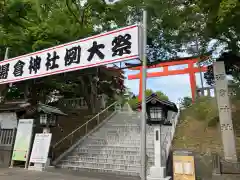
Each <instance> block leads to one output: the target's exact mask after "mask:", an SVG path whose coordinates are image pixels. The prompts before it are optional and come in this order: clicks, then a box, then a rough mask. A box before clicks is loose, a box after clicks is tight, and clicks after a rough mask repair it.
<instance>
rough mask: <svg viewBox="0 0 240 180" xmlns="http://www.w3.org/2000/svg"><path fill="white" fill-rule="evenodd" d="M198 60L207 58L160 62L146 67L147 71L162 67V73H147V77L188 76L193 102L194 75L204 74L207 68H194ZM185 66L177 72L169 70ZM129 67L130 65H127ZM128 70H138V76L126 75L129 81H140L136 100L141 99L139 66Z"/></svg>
mask: <svg viewBox="0 0 240 180" xmlns="http://www.w3.org/2000/svg"><path fill="white" fill-rule="evenodd" d="M199 59H201V60H203V59H204V60H206V59H208V56H203V57H188V58H179V59H174V60H170V61H167V62H160V63H158V64H156V65H151V66H148V67H147V69H152V68H159V67H162V68H163V71H160V72H148V73H147V77H148V78H151V77H161V76H169V75H180V74H189V78H190V87H191V92H192V98H193V100H194V98H195V94H196V77H195V73H198V72H206V71H207V67H194V64H195V63H197V62H199ZM126 64H128V63H126ZM184 64H187V65H188V67H187V68H184V69H179V70H169V67H170V66H175V65H184ZM128 65H131V64H128ZM128 69H129V70H139V73H138V74H134V75H128V79H129V80H133V79H140V82H139V96H138V99H139V100H141V99H142V88H141V87H142V75H141V74H142V67H141V65H140V64H139V65H136V67H130V68H128Z"/></svg>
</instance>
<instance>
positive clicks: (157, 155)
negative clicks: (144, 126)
mask: <svg viewBox="0 0 240 180" xmlns="http://www.w3.org/2000/svg"><path fill="white" fill-rule="evenodd" d="M154 135H155V137H154V166H152V167H150V174H149V176H148V177H147V180H169V179H171V177H167V176H166V167H165V166H164V165H163V164H165V163H166V162H164V163H163V162H162V161H163V158H162V157H163V156H162V147H161V146H162V142H161V140H162V138H161V136H162V133H161V126H160V125H159V124H158V125H154ZM164 159H165V158H164Z"/></svg>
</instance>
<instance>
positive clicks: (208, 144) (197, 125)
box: [173, 109, 240, 155]
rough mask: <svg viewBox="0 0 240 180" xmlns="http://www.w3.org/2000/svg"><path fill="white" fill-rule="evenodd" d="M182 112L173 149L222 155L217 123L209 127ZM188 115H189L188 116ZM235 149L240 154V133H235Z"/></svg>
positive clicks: (204, 122)
mask: <svg viewBox="0 0 240 180" xmlns="http://www.w3.org/2000/svg"><path fill="white" fill-rule="evenodd" d="M188 111H189V110H188V109H187V110H186V111H185V112H183V113H182V114H183V115H182V116H181V118H180V121H179V124H178V126H177V129H176V133H175V137H174V140H173V149H188V150H191V151H194V152H198V153H204V154H210V153H213V152H217V153H219V154H220V155H223V146H222V139H221V131H220V127H219V122H217V123H216V124H215V125H214V126H209V122H207V121H203V120H202V119H201V120H199V119H196V118H194V117H193V114H190V113H187V112H188ZM188 114H190V115H188ZM237 114H240V112H234V113H233V118H234V120H233V122H234V126H235V127H238V123H236V122H237V120H236V117H237ZM236 148H237V152H238V154H240V132H239V131H237V133H236Z"/></svg>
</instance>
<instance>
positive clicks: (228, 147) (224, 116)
mask: <svg viewBox="0 0 240 180" xmlns="http://www.w3.org/2000/svg"><path fill="white" fill-rule="evenodd" d="M214 79H215V84H216V87H215V89H216V98H217V104H218V111H219V120H220V127H221V134H222V143H223V149H224V158H225V159H226V160H230V161H237V155H236V144H235V135H234V130H233V123H232V111H231V104H230V99H229V96H228V94H229V93H228V80H227V78H226V72H225V65H224V62H222V61H219V62H215V63H214Z"/></svg>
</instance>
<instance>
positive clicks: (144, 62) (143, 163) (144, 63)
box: [139, 9, 147, 180]
mask: <svg viewBox="0 0 240 180" xmlns="http://www.w3.org/2000/svg"><path fill="white" fill-rule="evenodd" d="M141 26H142V27H141V28H140V29H141V33H140V38H139V39H140V41H141V44H140V49H141V60H142V116H141V117H142V121H141V180H146V178H147V175H146V173H147V172H146V171H147V162H146V154H147V153H146V122H147V121H146V94H145V91H146V84H147V58H146V46H147V11H146V10H145V9H143V16H142V25H141Z"/></svg>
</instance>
